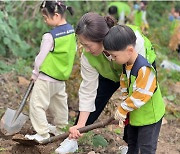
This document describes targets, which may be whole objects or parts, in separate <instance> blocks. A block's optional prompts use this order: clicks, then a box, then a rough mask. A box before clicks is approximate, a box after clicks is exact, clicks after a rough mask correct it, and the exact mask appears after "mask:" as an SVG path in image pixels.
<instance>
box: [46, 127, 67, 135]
mask: <svg viewBox="0 0 180 154" xmlns="http://www.w3.org/2000/svg"><path fill="white" fill-rule="evenodd" d="M48 127H49V133H50V134H53V135H54V136H58V135H60V134H63V133H64V132H63V131H61V130H60V129H57V128H56V126H53V125H51V124H48Z"/></svg>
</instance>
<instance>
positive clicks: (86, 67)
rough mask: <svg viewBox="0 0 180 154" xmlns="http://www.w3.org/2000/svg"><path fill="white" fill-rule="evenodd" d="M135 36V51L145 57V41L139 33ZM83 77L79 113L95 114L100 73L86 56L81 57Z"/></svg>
mask: <svg viewBox="0 0 180 154" xmlns="http://www.w3.org/2000/svg"><path fill="white" fill-rule="evenodd" d="M135 34H136V37H137V40H136V46H135V50H136V51H137V52H138V53H139V54H141V55H142V56H145V47H144V39H143V37H142V36H141V34H140V33H139V32H138V31H136V32H135ZM107 59H108V60H110V59H109V58H107ZM81 76H82V78H83V80H82V82H81V85H80V89H79V111H86V112H93V111H95V110H96V108H95V98H96V95H97V88H98V85H99V82H98V77H99V73H98V71H97V70H96V69H95V68H93V67H92V66H91V65H90V64H89V62H88V60H87V58H86V57H85V56H84V54H82V55H81Z"/></svg>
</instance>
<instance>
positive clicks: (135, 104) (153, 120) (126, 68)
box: [103, 25, 165, 154]
mask: <svg viewBox="0 0 180 154" xmlns="http://www.w3.org/2000/svg"><path fill="white" fill-rule="evenodd" d="M103 45H104V49H105V50H107V51H108V52H109V54H110V55H111V56H112V58H113V60H114V61H115V62H116V63H117V64H120V65H121V64H123V72H122V74H121V77H120V86H121V89H122V92H125V93H127V97H126V98H125V100H124V101H123V102H122V103H121V105H120V106H118V108H117V111H116V112H115V119H118V120H119V121H120V122H123V121H124V120H125V118H126V115H127V113H128V112H129V118H130V119H129V122H130V125H129V127H128V129H127V133H128V154H130V153H133V154H138V153H139V151H140V153H146V154H155V152H156V147H157V140H158V136H159V131H160V127H161V122H162V117H163V115H164V113H165V105H164V102H163V99H162V96H161V92H160V88H159V86H158V83H157V80H156V79H157V77H156V70H155V69H154V67H153V66H152V65H150V64H149V63H148V61H147V60H146V59H145V58H144V57H143V56H141V55H140V54H138V53H137V51H136V50H135V45H136V35H135V33H134V32H133V30H132V29H131V28H129V27H128V26H125V25H117V26H114V27H112V28H111V29H110V30H109V32H108V34H107V35H106V37H105V39H104V41H103Z"/></svg>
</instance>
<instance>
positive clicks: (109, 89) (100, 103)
mask: <svg viewBox="0 0 180 154" xmlns="http://www.w3.org/2000/svg"><path fill="white" fill-rule="evenodd" d="M119 86H120V84H119V82H113V81H112V80H109V79H106V78H104V77H102V76H101V75H99V85H98V89H97V96H96V99H95V106H96V110H95V111H94V112H91V113H90V115H89V117H88V119H87V122H86V125H90V124H93V123H94V121H95V120H97V118H98V117H99V115H100V114H101V112H102V111H103V109H104V108H105V106H106V104H107V103H108V101H109V99H110V98H111V96H112V95H113V93H114V92H115V91H116V90H117V89H118V88H119ZM78 119H79V115H78V117H77V119H76V122H75V124H77V122H78Z"/></svg>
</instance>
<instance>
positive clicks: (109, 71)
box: [83, 25, 156, 82]
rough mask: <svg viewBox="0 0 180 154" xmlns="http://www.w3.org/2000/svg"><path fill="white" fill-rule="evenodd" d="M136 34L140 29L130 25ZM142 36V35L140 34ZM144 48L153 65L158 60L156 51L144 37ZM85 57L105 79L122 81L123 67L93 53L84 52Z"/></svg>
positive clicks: (101, 55)
mask: <svg viewBox="0 0 180 154" xmlns="http://www.w3.org/2000/svg"><path fill="white" fill-rule="evenodd" d="M128 26H129V27H130V28H131V29H132V30H133V31H134V32H135V31H139V32H140V29H139V28H138V27H137V26H133V25H128ZM140 34H141V35H142V33H141V32H140ZM142 36H143V38H144V47H145V50H146V51H145V52H146V53H145V55H146V57H145V58H147V60H148V62H149V63H151V64H152V63H153V62H154V61H155V58H156V54H155V52H154V49H153V48H152V45H151V42H150V41H149V40H148V39H147V38H146V37H145V36H144V35H142ZM83 53H84V55H85V57H86V58H87V59H88V62H89V63H90V65H91V66H92V67H93V68H95V69H96V70H97V71H98V73H99V74H101V75H102V76H103V77H105V78H108V79H110V80H112V81H115V82H118V81H119V80H120V75H121V72H122V66H121V65H118V64H116V63H115V62H114V61H111V62H110V61H109V60H108V59H107V58H106V57H105V56H104V54H102V53H101V54H100V55H98V56H93V55H92V54H91V53H89V52H86V51H84V52H83Z"/></svg>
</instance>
